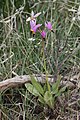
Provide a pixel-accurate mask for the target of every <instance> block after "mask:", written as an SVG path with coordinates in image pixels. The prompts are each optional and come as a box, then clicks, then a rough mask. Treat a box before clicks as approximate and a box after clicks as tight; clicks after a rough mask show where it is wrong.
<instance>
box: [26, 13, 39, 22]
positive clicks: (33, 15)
mask: <svg viewBox="0 0 80 120" xmlns="http://www.w3.org/2000/svg"><path fill="white" fill-rule="evenodd" d="M40 14H41V12H39V13H37V14H34V12H33V11H32V12H31V17H28V18H27V20H26V22H28V21H30V20H34V19H36V18H37V17H38V16H39V15H40Z"/></svg>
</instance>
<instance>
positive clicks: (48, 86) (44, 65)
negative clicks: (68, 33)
mask: <svg viewBox="0 0 80 120" xmlns="http://www.w3.org/2000/svg"><path fill="white" fill-rule="evenodd" d="M42 50H43V51H42V52H43V61H44V63H43V67H44V70H45V72H46V84H47V88H48V91H49V92H50V85H49V82H48V71H47V68H46V60H45V52H44V40H43V39H42Z"/></svg>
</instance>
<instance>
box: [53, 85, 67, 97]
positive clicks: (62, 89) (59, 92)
mask: <svg viewBox="0 0 80 120" xmlns="http://www.w3.org/2000/svg"><path fill="white" fill-rule="evenodd" d="M65 90H66V86H65V87H62V88H61V89H60V90H59V91H58V93H57V94H56V95H55V97H59V96H60V95H61V94H62V93H63V92H64V91H65Z"/></svg>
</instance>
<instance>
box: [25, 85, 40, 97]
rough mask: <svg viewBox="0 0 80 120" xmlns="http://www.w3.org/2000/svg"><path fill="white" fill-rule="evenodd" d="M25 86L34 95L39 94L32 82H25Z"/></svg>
mask: <svg viewBox="0 0 80 120" xmlns="http://www.w3.org/2000/svg"><path fill="white" fill-rule="evenodd" d="M25 87H26V88H27V90H28V91H29V92H30V93H31V94H33V95H34V96H39V95H40V94H39V92H38V91H37V90H36V89H35V88H34V86H33V85H32V84H30V83H27V84H25Z"/></svg>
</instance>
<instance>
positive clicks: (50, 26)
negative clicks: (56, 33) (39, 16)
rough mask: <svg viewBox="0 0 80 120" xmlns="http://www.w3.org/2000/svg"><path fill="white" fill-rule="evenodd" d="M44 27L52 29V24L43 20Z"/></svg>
mask: <svg viewBox="0 0 80 120" xmlns="http://www.w3.org/2000/svg"><path fill="white" fill-rule="evenodd" d="M45 27H46V28H48V30H51V31H52V24H51V22H48V21H47V22H45Z"/></svg>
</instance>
